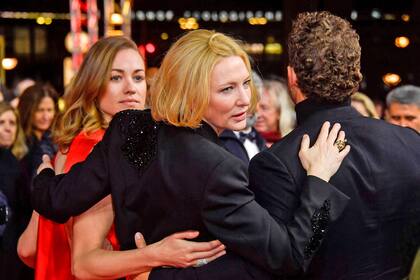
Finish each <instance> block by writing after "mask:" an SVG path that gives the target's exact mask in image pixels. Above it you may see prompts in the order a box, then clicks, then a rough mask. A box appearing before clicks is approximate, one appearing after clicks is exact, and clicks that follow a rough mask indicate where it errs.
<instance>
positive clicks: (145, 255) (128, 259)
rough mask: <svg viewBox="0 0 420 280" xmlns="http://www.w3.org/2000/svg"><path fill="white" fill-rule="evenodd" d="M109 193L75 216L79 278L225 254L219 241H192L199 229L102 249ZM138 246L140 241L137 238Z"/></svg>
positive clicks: (75, 257) (109, 208) (108, 216)
mask: <svg viewBox="0 0 420 280" xmlns="http://www.w3.org/2000/svg"><path fill="white" fill-rule="evenodd" d="M113 219H114V213H113V209H112V203H111V199H110V196H108V197H106V198H105V199H103V200H102V201H100V202H99V203H98V204H96V205H95V206H94V207H92V208H91V209H89V210H88V211H86V212H85V213H83V214H82V215H80V216H78V217H75V218H74V224H73V248H72V271H73V274H74V275H75V276H76V277H77V278H80V279H115V278H120V277H124V276H129V275H137V274H140V273H143V272H147V271H150V270H151V269H152V268H153V267H158V266H174V267H187V266H192V265H195V264H196V262H197V260H198V259H201V258H206V259H208V260H209V261H211V260H213V259H215V258H217V257H219V256H222V255H224V254H225V251H224V249H225V248H224V245H222V244H221V243H220V242H219V241H211V242H202V243H201V242H200V243H196V242H191V241H187V240H183V239H190V238H195V237H197V236H198V232H193V231H187V232H181V233H176V234H173V235H170V236H168V237H166V238H164V239H162V240H161V241H159V242H156V243H153V244H151V245H149V246H145V247H144V248H140V249H133V250H127V251H109V250H104V249H102V246H103V243H104V240H105V238H106V235H107V234H108V232H109V230H110V228H111V225H112V223H113ZM136 243H137V245H138V246H139V247H141V245H139V242H136Z"/></svg>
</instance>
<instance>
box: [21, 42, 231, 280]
mask: <svg viewBox="0 0 420 280" xmlns="http://www.w3.org/2000/svg"><path fill="white" fill-rule="evenodd" d="M144 69H145V67H144V62H143V60H142V59H141V57H140V55H139V54H138V52H136V51H134V50H132V49H125V50H121V51H119V52H118V53H117V55H116V57H115V59H114V62H113V66H112V71H111V78H110V81H109V83H108V86H107V87H106V90H105V92H104V93H103V94H102V95H100V97H99V99H98V103H99V106H100V110H101V112H102V114H103V115H104V118H105V120H107V121H110V120H111V119H112V116H113V115H115V114H116V113H117V112H119V111H121V110H124V109H142V108H144V104H145V94H146V82H145V78H144V75H145V71H144ZM64 162H65V156H63V155H62V154H59V155H58V157H57V161H56V167H57V165H61V169H62V166H64ZM46 167H48V168H52V165H51V162H50V159H49V158H48V156H44V157H43V163H42V164H41V165H40V167H39V168H38V173H39V172H40V170H42V169H43V168H46ZM35 215H36V214H34V216H35ZM35 218H36V216H35ZM35 218H34V219H33V220H36V221H33V222H32V221H31V222H32V223H31V225H32V226H33V227H35V226H37V224H36V223H37V220H38V219H35ZM113 221H114V211H113V208H112V202H111V197H110V196H108V197H106V198H104V199H103V200H102V201H100V202H99V203H97V204H96V205H95V206H93V207H92V208H91V209H89V210H88V211H86V212H85V213H83V214H82V215H80V216H78V217H74V218H73V227H72V238H71V239H72V243H71V247H72V272H73V274H74V275H75V276H76V277H77V278H79V279H116V278H120V277H125V276H130V275H134V276H135V277H136V278H135V279H147V277H148V272H149V271H150V270H151V269H152V268H153V267H156V266H173V267H188V266H192V265H195V264H196V263H197V260H198V259H203V258H206V259H207V260H208V261H212V260H214V259H216V258H218V257H220V256H222V255H224V254H225V253H226V251H225V246H224V245H223V244H221V243H220V241H218V240H214V241H210V242H192V241H188V240H185V239H193V238H196V237H197V236H198V235H199V233H198V232H197V231H186V232H179V233H175V234H172V235H170V236H168V237H166V238H164V239H162V240H161V241H159V242H156V243H153V244H150V245H148V246H146V244H145V242H144V239H143V237H142V236H141V234H139V233H137V234H136V238H135V242H136V245H137V247H138V249H133V250H127V251H112V250H108V249H109V241H108V242H107V239H106V236H107V234H108V232H109V230H110V228H111V226H112V223H113ZM36 229H37V228H36V227H35V231H36ZM26 232H27V233H26ZM30 232H31V229H28V228H27V229H26V231H25V233H24V234H27V235H29V234H30ZM33 233H34V231H33V229H32V236H31V238H26V240H22V239H25V238H24V235H22V236H21V238H20V242H19V243H20V245H23V244H22V243H23V241H26V242H30V241H31V240H32V241H33V240H34V241H35V242H33V243H34V244H35V245H34V244H29V245H32V247H31V246H29V247H28V248H32V250H34V252H33V255H32V262H31V261H26V262H25V263H27V264H32V265H33V264H34V263H33V260H34V257H35V252H36V235H35V238H34V234H33ZM133 235H134V234H133ZM133 238H134V236H133ZM26 242H25V243H26ZM20 247H24V246H20ZM18 250H19V249H18ZM19 254H20V253H19ZM21 258H22V256H21ZM24 261H25V260H24ZM140 273H143V274H142V275H138V274H140ZM136 275H138V276H136Z"/></svg>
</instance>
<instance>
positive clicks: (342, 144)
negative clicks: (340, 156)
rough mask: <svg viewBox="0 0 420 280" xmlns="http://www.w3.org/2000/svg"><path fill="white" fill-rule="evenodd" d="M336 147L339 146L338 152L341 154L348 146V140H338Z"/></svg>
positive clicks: (335, 143)
mask: <svg viewBox="0 0 420 280" xmlns="http://www.w3.org/2000/svg"><path fill="white" fill-rule="evenodd" d="M334 145H335V146H337V149H338V151H339V152H341V151H342V150H344V148H345V147H346V145H347V139H344V140H336V141H335V142H334Z"/></svg>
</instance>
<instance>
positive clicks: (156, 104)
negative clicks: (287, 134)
mask: <svg viewBox="0 0 420 280" xmlns="http://www.w3.org/2000/svg"><path fill="white" fill-rule="evenodd" d="M230 56H239V57H240V58H242V60H243V61H244V63H245V65H246V67H247V69H248V71H249V73H250V77H251V84H250V86H251V106H250V111H254V110H255V106H256V103H257V102H258V94H257V91H256V90H255V87H254V83H253V81H252V76H251V64H250V62H249V58H248V55H247V54H246V52H245V51H244V50H243V49H242V47H241V46H240V44H239V42H237V41H236V40H234V39H233V38H231V37H229V36H226V35H224V34H222V33H218V32H214V31H210V30H204V29H201V30H194V31H191V32H189V33H187V34H185V35H183V36H182V37H181V38H180V39H179V40H178V41H176V42H175V43H174V44H173V45H172V46H171V48H170V49H169V51H168V53H167V54H166V56H165V58H164V59H163V62H162V65H161V67H160V69H159V71H158V73H157V74H156V77H155V80H154V82H153V83H152V86H151V88H150V96H151V110H152V115H153V118H154V119H155V120H157V121H164V122H167V123H169V124H171V125H174V126H181V127H190V128H197V127H198V126H199V125H200V122H201V121H202V119H203V116H204V114H205V112H206V110H207V108H208V105H209V100H210V77H211V73H212V71H213V68H214V66H215V65H216V64H217V63H218V62H219V61H220V60H221V59H222V58H225V57H230Z"/></svg>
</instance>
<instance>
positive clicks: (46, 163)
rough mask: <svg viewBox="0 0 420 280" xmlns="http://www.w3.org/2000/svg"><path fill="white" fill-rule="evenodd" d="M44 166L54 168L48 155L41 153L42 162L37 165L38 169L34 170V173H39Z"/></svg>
mask: <svg viewBox="0 0 420 280" xmlns="http://www.w3.org/2000/svg"><path fill="white" fill-rule="evenodd" d="M46 168H51V169H54V167H53V166H52V164H51V159H50V157H49V156H48V155H43V156H42V163H41V164H40V165H39V166H38V169H37V171H36V174H39V173H41V171H42V170H44V169H46Z"/></svg>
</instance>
